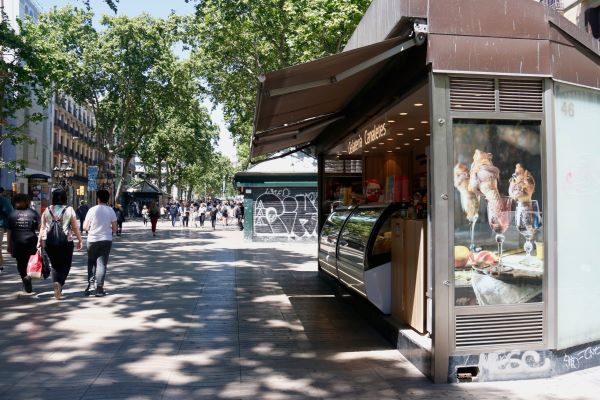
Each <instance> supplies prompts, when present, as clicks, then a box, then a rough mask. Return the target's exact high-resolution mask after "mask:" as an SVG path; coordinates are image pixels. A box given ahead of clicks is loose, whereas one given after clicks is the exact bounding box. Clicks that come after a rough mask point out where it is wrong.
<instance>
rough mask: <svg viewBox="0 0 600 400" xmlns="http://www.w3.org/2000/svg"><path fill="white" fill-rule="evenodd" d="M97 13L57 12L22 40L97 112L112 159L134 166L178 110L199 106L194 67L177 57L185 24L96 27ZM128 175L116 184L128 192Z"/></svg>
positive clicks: (103, 147)
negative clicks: (144, 144) (147, 143)
mask: <svg viewBox="0 0 600 400" xmlns="http://www.w3.org/2000/svg"><path fill="white" fill-rule="evenodd" d="M92 17H93V14H92V13H91V12H89V11H83V10H78V9H75V8H73V7H65V8H62V9H55V10H53V11H50V12H49V13H47V14H43V15H41V16H40V21H39V23H38V24H36V25H28V26H27V29H25V30H24V31H23V35H24V36H25V37H26V38H27V40H28V41H29V42H30V43H31V44H32V46H33V48H34V49H36V50H39V51H44V52H45V53H46V54H49V55H50V59H51V61H52V64H53V73H52V79H53V82H54V84H55V87H56V89H57V90H59V91H62V92H65V93H67V94H69V95H70V96H72V97H73V98H74V100H75V101H76V102H78V103H80V104H87V105H88V106H89V107H90V108H91V109H92V111H93V113H94V117H95V122H96V125H95V127H94V128H93V134H94V136H95V139H96V142H97V149H98V150H99V151H100V152H101V153H102V154H103V156H104V157H103V158H104V159H105V160H110V159H111V158H112V157H113V156H115V155H116V156H120V157H121V158H123V160H124V162H125V165H129V163H130V161H131V160H132V158H133V157H134V156H135V154H136V152H137V151H138V149H139V146H140V144H141V143H142V142H143V141H144V139H145V138H146V137H148V136H150V135H152V134H154V133H155V132H156V131H157V130H159V129H160V128H162V127H163V126H164V125H165V123H166V120H167V117H166V116H167V115H168V114H169V113H170V112H171V110H173V109H182V108H185V107H187V105H188V104H190V103H192V102H193V101H194V98H195V96H196V95H197V93H198V91H199V90H200V89H199V83H198V81H197V80H196V79H195V77H194V71H193V69H192V68H191V64H190V63H189V62H185V61H179V60H178V59H177V57H176V56H175V54H174V53H173V45H174V44H175V43H177V42H178V40H179V38H180V36H181V33H180V30H179V27H180V25H181V24H182V22H183V21H182V19H181V18H179V17H177V16H175V15H171V16H170V17H169V18H167V19H155V18H152V17H150V16H149V15H146V14H143V15H141V16H139V17H134V18H129V17H107V16H104V17H103V18H102V19H101V21H100V23H101V26H102V27H103V29H101V30H96V29H95V28H94V27H93V25H92ZM127 172H128V171H127V169H126V168H125V169H124V170H123V171H122V172H121V174H122V175H121V177H120V179H117V182H118V186H117V190H116V197H118V196H119V194H120V193H121V191H122V184H123V181H124V178H125V177H126V174H127Z"/></svg>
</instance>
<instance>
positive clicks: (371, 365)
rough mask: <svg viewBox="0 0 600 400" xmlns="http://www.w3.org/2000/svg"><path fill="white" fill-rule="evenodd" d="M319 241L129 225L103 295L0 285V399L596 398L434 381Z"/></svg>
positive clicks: (553, 383)
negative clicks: (337, 271)
mask: <svg viewBox="0 0 600 400" xmlns="http://www.w3.org/2000/svg"><path fill="white" fill-rule="evenodd" d="M314 253H315V245H314V244H313V245H306V244H283V245H273V244H250V243H248V242H244V241H243V240H242V236H241V233H240V232H239V231H233V230H230V231H224V230H218V231H216V232H212V231H209V230H205V231H199V230H194V229H181V228H170V227H169V226H168V224H165V223H161V224H159V234H158V237H157V238H152V237H151V236H150V234H149V230H148V229H144V228H143V227H142V226H141V224H139V223H135V222H134V223H126V224H125V229H124V236H123V238H121V239H118V241H116V242H115V245H114V248H113V253H112V255H111V260H110V264H109V274H108V282H107V285H106V286H107V290H108V291H109V292H110V293H109V295H108V296H107V297H105V298H94V297H92V298H84V297H83V296H82V290H83V288H84V286H85V285H84V282H85V268H84V262H85V254H84V253H79V254H78V255H76V257H75V266H74V268H73V270H72V273H71V275H70V277H69V280H68V284H67V286H66V287H65V295H66V298H65V299H64V300H62V301H60V302H57V301H55V300H54V299H53V298H52V294H51V288H50V284H49V282H42V283H37V284H36V285H35V290H36V292H37V295H36V296H35V297H30V298H27V297H25V298H24V297H22V296H18V295H17V294H18V291H19V284H18V279H17V273H16V269H15V268H14V266H12V265H9V266H8V267H7V270H6V271H5V273H4V274H3V275H1V276H0V310H1V311H0V333H1V334H0V399H7V400H8V399H10V400H12V399H15V400H16V399H61V400H71V399H81V400H92V399H110V400H116V399H186V400H189V399H511V400H513V399H573V400H583V399H598V398H600V395H598V394H597V393H596V392H600V369H591V370H587V371H581V372H578V373H574V374H570V375H565V376H562V377H558V378H554V379H551V380H536V381H525V382H502V383H487V384H461V385H433V384H431V383H430V382H429V381H428V380H427V379H426V378H424V377H423V376H422V375H421V374H420V373H419V372H418V371H417V370H416V369H415V368H414V367H413V366H412V365H411V364H410V363H408V362H407V361H406V360H405V359H404V358H403V357H402V356H401V355H400V354H399V353H398V352H397V351H396V350H394V349H392V347H391V346H390V345H389V343H387V342H386V341H385V340H384V339H382V337H381V336H380V335H379V334H378V333H377V332H375V331H374V330H373V329H372V328H371V327H370V326H369V325H368V324H367V323H366V322H365V321H364V320H362V319H361V317H360V316H358V315H357V314H356V313H355V311H354V310H353V309H352V306H351V305H350V303H348V302H346V301H345V300H344V299H342V298H340V297H339V296H337V295H335V294H334V291H333V290H332V289H331V288H330V287H329V286H328V285H327V284H326V283H325V282H323V281H322V280H321V279H320V278H318V277H317V274H316V262H315V259H314Z"/></svg>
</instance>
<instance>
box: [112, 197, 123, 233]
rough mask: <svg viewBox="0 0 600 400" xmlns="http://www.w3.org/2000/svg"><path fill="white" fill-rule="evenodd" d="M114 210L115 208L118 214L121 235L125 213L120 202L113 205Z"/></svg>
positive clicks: (118, 230) (118, 231)
mask: <svg viewBox="0 0 600 400" xmlns="http://www.w3.org/2000/svg"><path fill="white" fill-rule="evenodd" d="M113 210H115V215H116V216H117V236H121V233H122V232H123V222H125V213H124V212H123V209H122V208H121V205H120V204H118V203H117V205H116V206H115V207H113Z"/></svg>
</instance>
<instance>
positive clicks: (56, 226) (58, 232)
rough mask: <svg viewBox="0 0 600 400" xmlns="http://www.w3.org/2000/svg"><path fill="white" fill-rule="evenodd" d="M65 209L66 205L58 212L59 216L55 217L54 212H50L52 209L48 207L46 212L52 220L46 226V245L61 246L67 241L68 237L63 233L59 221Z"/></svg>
mask: <svg viewBox="0 0 600 400" xmlns="http://www.w3.org/2000/svg"><path fill="white" fill-rule="evenodd" d="M65 211H67V208H66V207H65V208H63V210H62V212H61V213H60V217H58V219H57V218H56V217H55V216H54V214H52V210H51V209H50V208H48V212H49V213H50V216H51V217H52V222H50V225H49V226H48V232H47V234H46V245H48V246H62V245H65V244H67V243H69V239H68V238H67V235H66V234H65V231H64V230H63V227H62V223H61V221H62V219H63V216H64V215H65Z"/></svg>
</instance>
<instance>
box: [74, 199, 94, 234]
mask: <svg viewBox="0 0 600 400" xmlns="http://www.w3.org/2000/svg"><path fill="white" fill-rule="evenodd" d="M89 209H90V208H89V207H88V205H87V204H85V200H81V201H80V202H79V207H77V211H75V214H76V215H77V219H78V220H79V230H80V231H81V232H83V221H84V220H85V216H86V215H87V212H88V210H89Z"/></svg>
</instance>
